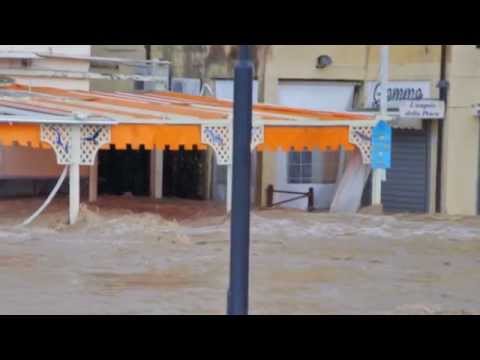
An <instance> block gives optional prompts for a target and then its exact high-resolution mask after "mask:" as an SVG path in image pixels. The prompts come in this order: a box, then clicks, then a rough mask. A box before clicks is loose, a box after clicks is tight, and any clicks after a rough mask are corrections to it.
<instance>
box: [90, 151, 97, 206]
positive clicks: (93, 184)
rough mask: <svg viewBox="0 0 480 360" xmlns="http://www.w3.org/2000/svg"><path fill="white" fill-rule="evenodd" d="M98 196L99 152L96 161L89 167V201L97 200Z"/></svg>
mask: <svg viewBox="0 0 480 360" xmlns="http://www.w3.org/2000/svg"><path fill="white" fill-rule="evenodd" d="M97 198H98V154H97V156H96V157H95V162H94V163H93V165H92V166H90V167H89V168H88V201H89V202H95V201H97Z"/></svg>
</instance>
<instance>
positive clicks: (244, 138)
mask: <svg viewBox="0 0 480 360" xmlns="http://www.w3.org/2000/svg"><path fill="white" fill-rule="evenodd" d="M252 83H253V65H252V62H251V60H250V49H249V45H240V58H239V60H238V62H237V64H236V66H235V86H234V109H233V183H232V213H231V228H230V288H229V290H228V309H227V313H228V315H247V314H248V277H249V253H250V173H251V166H250V164H251V159H250V155H251V154H250V143H251V137H252Z"/></svg>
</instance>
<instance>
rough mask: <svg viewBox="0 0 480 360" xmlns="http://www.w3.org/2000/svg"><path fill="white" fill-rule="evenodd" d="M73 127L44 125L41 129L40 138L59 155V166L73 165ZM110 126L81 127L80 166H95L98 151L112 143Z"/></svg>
mask: <svg viewBox="0 0 480 360" xmlns="http://www.w3.org/2000/svg"><path fill="white" fill-rule="evenodd" d="M71 128H72V126H71V125H52V124H43V125H41V127H40V138H41V140H42V141H43V142H46V143H48V144H50V146H52V148H53V150H54V151H55V154H56V155H57V163H58V164H59V165H69V164H70V163H71V136H72V130H71ZM110 134H111V132H110V126H104V125H81V126H80V165H93V164H94V162H95V156H96V155H97V152H98V150H99V149H100V147H102V146H103V145H105V144H108V143H110V138H111V135H110Z"/></svg>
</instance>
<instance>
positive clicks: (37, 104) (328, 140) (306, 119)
mask: <svg viewBox="0 0 480 360" xmlns="http://www.w3.org/2000/svg"><path fill="white" fill-rule="evenodd" d="M0 109H1V111H0V112H1V113H3V114H5V115H6V114H8V113H9V111H11V112H12V113H19V112H21V113H25V114H36V116H37V117H38V116H40V117H41V116H50V117H59V116H71V115H72V114H78V113H82V114H88V115H89V116H94V117H102V118H107V119H112V120H115V121H116V123H117V124H116V125H113V126H112V128H111V144H112V145H115V147H116V148H117V149H125V148H127V145H130V146H131V147H132V148H133V149H138V148H139V147H140V146H142V145H143V146H144V147H145V148H146V149H153V148H157V149H163V148H165V147H167V146H168V147H169V148H170V149H172V150H175V149H178V148H180V147H184V148H185V149H187V150H188V149H192V148H193V147H198V149H205V148H206V146H207V145H205V144H202V142H201V126H202V125H205V124H216V123H218V124H222V123H228V122H231V121H232V113H233V103H232V102H231V101H226V100H219V99H215V98H213V97H205V96H192V95H185V94H178V93H171V92H148V93H128V92H112V93H108V92H100V91H90V92H87V91H69V90H61V89H56V88H46V87H42V88H41V87H36V88H28V87H26V86H22V85H18V84H13V85H9V86H7V87H4V88H2V92H1V94H0ZM1 116H2V115H1V114H0V120H1ZM253 117H254V124H260V125H263V126H264V143H263V144H261V145H259V146H258V147H257V149H258V150H259V151H262V150H272V151H274V150H278V149H283V150H290V149H292V148H293V149H297V150H303V149H306V148H307V149H319V150H326V149H332V150H334V149H338V148H339V146H343V147H344V148H345V149H347V150H348V149H353V146H354V145H352V144H351V143H350V142H349V128H350V127H351V126H359V127H361V126H373V125H374V124H375V123H376V121H377V118H376V116H374V115H365V114H358V113H348V112H330V111H312V110H306V109H299V108H289V107H284V106H278V105H269V104H258V105H254V108H253ZM0 142H1V143H2V144H4V145H11V144H14V143H17V144H19V145H26V146H33V147H47V146H48V145H46V144H42V143H41V141H40V125H39V124H38V123H37V124H35V123H22V124H19V123H11V124H9V123H5V122H3V123H2V122H0Z"/></svg>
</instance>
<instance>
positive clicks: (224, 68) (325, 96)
mask: <svg viewBox="0 0 480 360" xmlns="http://www.w3.org/2000/svg"><path fill="white" fill-rule="evenodd" d="M133 47H135V45H134V46H132V48H131V49H130V51H131V52H136V53H138V54H141V53H142V52H143V53H145V56H147V51H148V55H149V56H150V57H151V58H159V59H163V60H168V61H171V63H172V68H171V73H172V79H173V80H175V81H172V84H179V85H178V86H177V89H175V87H176V86H173V87H172V88H173V90H177V91H186V89H188V92H190V93H205V92H207V93H208V92H209V91H211V92H212V93H213V94H214V95H216V96H218V97H223V98H231V97H232V96H233V68H234V63H235V59H236V54H237V46H234V45H148V46H147V47H148V48H146V47H145V45H136V48H135V49H133ZM94 51H97V50H95V46H94ZM98 51H100V50H98ZM446 55H447V56H446V58H445V60H446V80H447V83H448V85H449V88H448V103H447V109H446V118H445V119H443V120H422V119H419V120H415V121H412V120H408V119H400V120H398V121H396V122H395V124H394V134H393V139H394V140H393V142H394V143H393V153H392V157H393V160H392V162H393V163H392V169H390V170H389V171H387V180H386V182H385V183H384V184H383V187H382V198H383V203H384V207H385V209H386V210H389V211H395V212H405V211H414V212H435V210H436V208H437V203H438V207H439V208H440V209H441V211H442V212H445V213H448V214H462V215H474V214H477V213H478V210H479V209H478V207H479V205H478V204H479V202H478V200H477V199H478V198H479V194H480V191H479V171H478V168H479V163H480V161H479V158H480V157H479V146H478V144H479V128H478V126H479V125H478V118H476V117H475V116H474V113H473V110H472V106H473V105H474V104H477V103H479V102H480V49H478V48H477V46H476V45H449V46H448V47H447V53H446ZM253 59H254V63H255V80H256V81H255V84H254V88H255V94H254V97H255V100H258V101H261V102H267V103H274V104H283V105H287V106H301V107H307V108H313V109H323V110H325V109H331V110H358V111H362V110H366V109H372V108H375V107H376V105H378V104H377V102H378V87H377V85H378V78H379V60H380V46H378V45H257V46H254V48H253ZM441 67H442V51H441V45H392V46H390V73H389V79H390V84H389V99H390V100H389V101H390V103H389V104H390V106H392V107H395V104H396V103H398V101H399V100H404V99H438V98H439V96H440V89H439V87H438V85H439V83H440V80H441ZM205 85H208V86H205ZM439 143H440V144H441V152H440V153H439V149H438V147H439ZM439 155H440V157H439ZM347 157H348V154H347ZM340 158H341V155H340V152H338V151H336V149H332V151H329V152H318V151H311V152H310V151H305V152H297V153H294V152H291V153H281V152H271V153H268V152H267V153H263V154H258V157H256V163H257V166H256V169H257V172H256V178H255V181H254V184H255V185H256V186H255V190H254V191H255V194H256V200H257V203H258V204H262V205H265V201H266V196H265V189H266V187H267V186H268V185H270V184H272V185H274V186H275V187H276V188H279V189H282V190H294V191H296V190H298V191H304V190H305V189H308V188H309V187H314V189H315V198H316V206H317V207H319V208H324V209H327V208H328V207H329V205H330V202H331V199H332V197H333V194H334V192H335V188H336V182H337V180H338V176H339V175H340V174H341V170H342V169H341V164H340V161H339V159H340ZM212 167H213V171H209V172H207V174H211V175H209V176H211V178H210V179H209V181H207V182H206V183H207V184H210V183H212V184H213V185H212V188H211V189H209V190H208V193H209V194H211V195H212V197H221V194H222V192H224V189H223V188H222V186H223V183H222V181H223V180H222V179H224V176H223V175H222V171H223V170H222V169H215V166H212ZM437 178H439V179H440V181H438V182H437ZM438 185H439V186H440V188H439V189H438V192H437V186H438ZM368 191H369V187H368V185H367V188H366V192H365V195H366V196H365V199H366V201H365V205H367V204H368ZM215 194H216V195H215ZM292 206H295V207H303V206H304V204H303V203H300V202H299V203H297V204H295V203H293V204H292Z"/></svg>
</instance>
